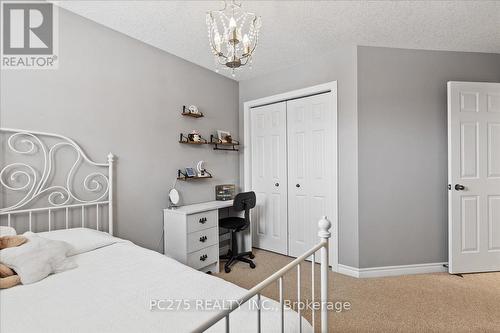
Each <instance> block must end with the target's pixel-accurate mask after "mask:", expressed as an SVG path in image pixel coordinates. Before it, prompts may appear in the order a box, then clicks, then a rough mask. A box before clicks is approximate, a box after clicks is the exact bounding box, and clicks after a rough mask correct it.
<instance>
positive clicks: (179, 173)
mask: <svg viewBox="0 0 500 333" xmlns="http://www.w3.org/2000/svg"><path fill="white" fill-rule="evenodd" d="M205 172H206V173H207V175H208V176H205V177H200V176H193V177H189V176H188V175H187V174H186V173H185V172H183V171H182V170H177V179H178V180H197V179H210V178H212V174H211V173H210V172H208V171H206V170H205Z"/></svg>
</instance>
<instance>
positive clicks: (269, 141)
mask: <svg viewBox="0 0 500 333" xmlns="http://www.w3.org/2000/svg"><path fill="white" fill-rule="evenodd" d="M250 118H251V119H250V120H251V128H250V130H251V137H252V139H251V150H252V189H253V191H255V194H256V196H257V205H256V207H255V208H254V209H252V215H251V221H252V228H253V229H252V231H253V232H252V235H253V244H254V246H255V247H258V248H261V249H266V250H271V251H274V252H278V253H283V254H286V253H287V197H286V193H287V188H286V187H287V182H286V180H287V174H286V173H287V170H286V103H285V102H281V103H275V104H270V105H265V106H260V107H256V108H252V109H251V111H250Z"/></svg>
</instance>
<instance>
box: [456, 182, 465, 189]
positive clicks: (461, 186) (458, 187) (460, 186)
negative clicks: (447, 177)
mask: <svg viewBox="0 0 500 333" xmlns="http://www.w3.org/2000/svg"><path fill="white" fill-rule="evenodd" d="M455 190H457V191H463V190H465V186H463V185H460V184H455Z"/></svg>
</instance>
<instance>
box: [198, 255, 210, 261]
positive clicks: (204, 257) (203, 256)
mask: <svg viewBox="0 0 500 333" xmlns="http://www.w3.org/2000/svg"><path fill="white" fill-rule="evenodd" d="M207 258H208V256H207V255H206V254H204V255H202V256H201V257H200V260H201V261H205V260H207Z"/></svg>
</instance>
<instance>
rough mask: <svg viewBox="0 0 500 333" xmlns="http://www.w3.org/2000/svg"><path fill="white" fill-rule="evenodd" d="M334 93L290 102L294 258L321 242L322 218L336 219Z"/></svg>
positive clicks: (290, 203)
mask: <svg viewBox="0 0 500 333" xmlns="http://www.w3.org/2000/svg"><path fill="white" fill-rule="evenodd" d="M331 94H332V93H324V94H320V95H315V96H310V97H304V98H299V99H294V100H290V101H287V132H288V255H290V256H299V255H301V254H302V253H304V252H305V251H307V250H309V249H310V248H311V247H313V246H314V245H315V244H316V243H317V242H318V221H319V219H320V218H321V216H323V215H326V216H328V217H331V218H333V217H334V215H333V213H334V211H333V210H334V202H333V200H334V196H333V195H332V191H333V187H334V185H333V177H336V166H333V161H334V159H333V152H334V149H332V145H335V142H336V141H335V140H334V137H333V135H336V131H335V129H334V128H332V127H333V126H332V124H333V122H332V119H333V118H332V117H333V110H334V109H333V108H332V96H331ZM335 213H336V212H335ZM332 231H333V233H332V242H331V244H336V239H337V231H336V230H332ZM335 246H336V245H335Z"/></svg>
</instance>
